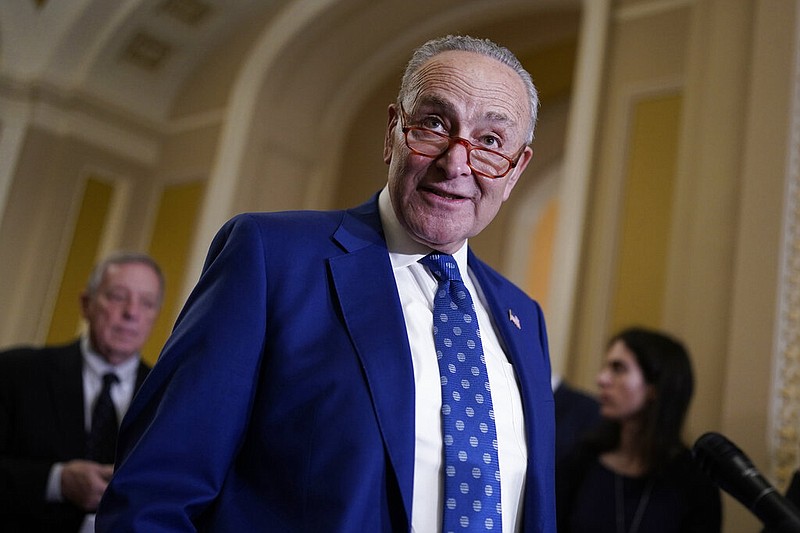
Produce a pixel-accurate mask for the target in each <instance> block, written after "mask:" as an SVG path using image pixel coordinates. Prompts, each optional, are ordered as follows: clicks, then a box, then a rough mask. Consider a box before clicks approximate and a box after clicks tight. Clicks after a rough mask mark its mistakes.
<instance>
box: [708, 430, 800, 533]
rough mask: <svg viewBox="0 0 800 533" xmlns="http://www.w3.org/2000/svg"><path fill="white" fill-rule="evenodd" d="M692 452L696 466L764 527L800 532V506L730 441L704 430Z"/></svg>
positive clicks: (782, 532) (790, 532)
mask: <svg viewBox="0 0 800 533" xmlns="http://www.w3.org/2000/svg"><path fill="white" fill-rule="evenodd" d="M692 455H693V456H694V458H695V460H696V461H697V464H698V465H699V466H700V469H701V470H702V471H703V472H705V473H706V474H708V476H709V477H710V478H711V479H712V481H714V483H716V484H717V485H718V486H719V488H721V489H722V490H724V491H725V492H727V493H728V494H730V495H731V496H733V497H734V498H736V499H737V500H739V502H740V503H742V504H743V505H744V506H745V507H747V508H748V509H750V510H751V511H752V512H753V514H755V515H756V516H757V517H758V518H759V520H761V522H763V523H764V525H765V526H766V527H767V529H768V531H770V532H774V533H800V510H798V509H797V507H795V506H794V505H793V504H792V503H791V502H790V501H788V500H786V499H785V498H784V497H783V496H781V495H780V494H778V492H777V491H776V490H775V487H773V486H772V485H770V484H769V482H768V481H767V480H766V479H764V476H762V475H761V474H760V473H759V471H758V470H756V468H755V467H754V466H753V463H751V462H750V459H748V457H747V456H746V455H745V454H744V453H743V452H742V450H740V449H739V448H738V447H736V445H735V444H733V443H732V442H731V441H729V440H728V439H726V438H725V437H723V436H722V435H720V434H719V433H714V432H709V433H706V434H705V435H703V436H702V437H700V438H699V439H697V442H695V443H694V448H693V449H692Z"/></svg>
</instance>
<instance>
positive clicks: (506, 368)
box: [378, 188, 528, 533]
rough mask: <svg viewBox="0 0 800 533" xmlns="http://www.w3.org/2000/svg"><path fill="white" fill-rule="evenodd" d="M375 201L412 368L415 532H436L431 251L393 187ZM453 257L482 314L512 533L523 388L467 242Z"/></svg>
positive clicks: (438, 482)
mask: <svg viewBox="0 0 800 533" xmlns="http://www.w3.org/2000/svg"><path fill="white" fill-rule="evenodd" d="M378 206H379V211H380V217H381V223H382V224H383V230H384V233H385V235H386V243H387V246H388V248H389V258H390V260H391V262H392V268H393V270H394V277H395V281H396V282H397V290H398V293H399V295H400V302H401V304H402V308H403V316H404V318H405V322H406V329H407V331H408V340H409V345H410V346H411V359H412V363H413V366H414V383H415V387H416V391H415V450H414V494H413V504H412V505H413V508H412V512H411V531H412V532H415V533H430V532H439V531H441V527H442V505H443V495H442V493H443V487H444V480H443V477H442V472H443V467H444V452H443V450H442V419H441V407H442V392H441V390H442V389H441V385H440V381H439V364H438V362H437V360H436V349H435V348H434V341H433V333H432V332H433V296H434V294H435V292H436V287H437V285H438V282H437V281H436V278H434V276H433V275H432V274H431V273H430V272H429V271H428V270H427V269H426V268H425V267H424V266H423V265H422V264H420V263H418V261H419V260H420V259H421V258H422V257H424V256H425V255H427V254H428V253H430V252H431V249H430V248H428V247H426V246H424V245H422V244H420V243H417V242H416V241H414V240H413V239H412V238H411V237H410V236H409V235H408V234H407V233H406V231H405V230H404V229H403V227H402V226H401V225H400V222H399V221H398V220H397V217H396V215H395V213H394V210H393V209H392V205H391V198H390V196H389V191H388V189H386V188H384V189H383V191H382V192H381V194H380V196H379V203H378ZM453 257H454V258H455V260H456V263H458V268H459V271H460V272H462V278H463V281H464V284H465V285H466V287H467V289H468V290H469V291H470V293H471V294H472V295H473V301H474V303H475V310H476V313H477V316H478V325H479V327H480V330H481V342H482V344H483V350H484V353H485V355H486V367H487V373H488V376H489V383H490V388H491V391H492V404H493V408H494V413H495V424H496V427H497V439H498V447H499V449H498V460H499V462H500V494H501V502H502V514H503V533H513V532H515V531H518V529H519V527H518V524H520V523H521V521H520V517H521V513H522V505H521V501H522V496H523V494H524V490H525V472H526V468H527V457H528V454H527V445H526V441H525V424H524V419H523V416H522V401H521V399H520V394H519V387H518V385H517V380H516V375H515V374H514V369H513V367H512V366H511V364H509V362H508V358H507V357H506V354H505V352H504V350H503V348H502V346H501V344H500V340H499V339H498V337H497V333H496V331H495V328H494V325H493V324H492V318H491V316H490V315H489V313H488V312H487V310H486V302H485V298H484V296H483V292H482V291H481V289H480V287H479V286H478V285H477V283H476V282H475V280H473V279H472V273H471V272H470V271H469V269H468V267H467V244H466V243H465V244H464V246H463V247H461V249H460V250H458V251H457V252H456V253H455V254H453ZM464 272H467V275H464V274H463V273H464Z"/></svg>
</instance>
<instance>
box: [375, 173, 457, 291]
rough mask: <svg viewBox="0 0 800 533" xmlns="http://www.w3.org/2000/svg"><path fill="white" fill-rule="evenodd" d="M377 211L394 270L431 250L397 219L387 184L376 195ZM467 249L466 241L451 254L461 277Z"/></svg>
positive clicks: (405, 265) (414, 260) (409, 263)
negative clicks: (413, 236) (410, 233)
mask: <svg viewBox="0 0 800 533" xmlns="http://www.w3.org/2000/svg"><path fill="white" fill-rule="evenodd" d="M378 212H379V213H380V216H381V224H382V225H383V233H384V235H385V236H386V246H387V248H389V259H390V260H391V262H392V268H394V269H395V270H397V269H399V268H403V267H407V266H409V265H411V264H413V263H416V262H418V261H419V260H420V259H422V258H423V257H425V256H426V255H428V254H429V253H431V252H432V251H433V249H432V248H430V247H428V246H425V245H424V244H421V243H419V242H417V241H415V240H414V239H412V238H411V236H410V235H409V234H408V232H407V231H406V230H405V228H403V226H402V225H401V224H400V221H399V220H397V215H396V214H395V212H394V208H393V206H392V198H391V195H390V194H389V186H388V185H387V186H386V187H384V188H383V190H382V191H381V193H380V195H379V196H378ZM467 249H468V243H467V242H466V241H464V245H463V246H462V247H461V248H459V249H458V250H457V251H456V252H455V253H454V254H452V255H453V257H454V258H455V260H456V263H457V264H458V270H459V272H461V276H462V278H463V277H464V275H465V274H464V273H465V272H467Z"/></svg>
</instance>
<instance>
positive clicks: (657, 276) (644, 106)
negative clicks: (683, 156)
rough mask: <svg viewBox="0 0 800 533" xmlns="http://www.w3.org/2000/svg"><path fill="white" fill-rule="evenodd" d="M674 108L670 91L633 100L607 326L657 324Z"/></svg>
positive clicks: (676, 98)
mask: <svg viewBox="0 0 800 533" xmlns="http://www.w3.org/2000/svg"><path fill="white" fill-rule="evenodd" d="M680 112H681V97H680V95H674V94H673V95H668V96H662V97H658V98H653V99H647V100H642V101H640V102H638V103H637V104H636V106H635V111H634V117H633V127H632V133H631V135H632V138H631V140H630V146H631V153H630V157H629V159H628V166H627V177H626V180H625V187H626V190H625V194H624V201H623V207H622V209H623V212H622V217H621V220H622V227H621V228H620V236H619V239H620V241H619V256H618V260H617V268H616V276H615V290H614V293H613V302H612V309H611V323H610V325H611V328H612V332H616V331H617V330H619V329H620V328H623V327H626V326H629V325H634V324H636V325H641V326H649V327H653V328H658V327H661V324H662V314H663V308H664V298H665V286H666V269H667V261H666V258H667V252H668V247H669V242H670V225H671V219H672V205H673V202H672V196H673V189H674V176H675V164H676V161H677V150H678V145H677V143H678V128H679V122H680ZM612 332H609V333H612Z"/></svg>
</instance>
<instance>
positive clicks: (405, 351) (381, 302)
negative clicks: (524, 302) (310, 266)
mask: <svg viewBox="0 0 800 533" xmlns="http://www.w3.org/2000/svg"><path fill="white" fill-rule="evenodd" d="M333 238H334V240H335V241H336V242H337V243H339V245H340V246H342V248H344V250H345V251H346V252H347V253H345V254H343V255H340V256H337V257H333V258H331V259H329V268H330V272H331V277H332V280H333V287H334V289H333V290H334V291H335V293H336V296H337V298H338V300H339V304H340V307H341V311H342V318H343V320H344V323H345V326H346V328H347V330H348V333H349V335H350V338H351V339H352V341H353V345H354V347H355V350H356V353H357V354H358V357H359V360H360V361H361V365H362V368H363V370H364V377H365V379H366V382H367V386H368V388H369V390H370V395H371V397H372V402H373V406H374V409H375V413H376V416H377V421H378V426H379V428H380V431H381V434H382V436H383V440H384V443H385V446H386V452H387V455H388V457H389V461H390V463H391V466H392V469H393V470H394V473H395V476H396V478H397V483H398V485H399V489H400V494H401V496H402V500H403V506H404V509H405V515H406V518H407V520H409V523H410V519H411V501H412V490H413V482H414V480H413V473H414V372H413V368H412V362H411V349H410V348H409V345H408V335H407V333H406V329H405V319H404V318H403V312H402V309H401V308H400V299H399V297H398V295H397V288H396V283H395V279H394V274H393V272H392V266H391V263H390V261H389V251H388V249H387V246H386V240H385V239H384V236H383V229H382V226H381V223H380V216H379V214H378V202H377V195H376V196H374V197H373V198H372V199H371V200H370V201H369V202H367V203H366V204H364V205H362V206H359V207H357V208H355V209H351V210H348V211H347V212H346V213H345V215H344V217H343V219H342V222H341V224H340V226H339V228H338V229H337V230H336V232H335V233H334V236H333ZM376 332H380V334H379V335H376Z"/></svg>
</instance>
